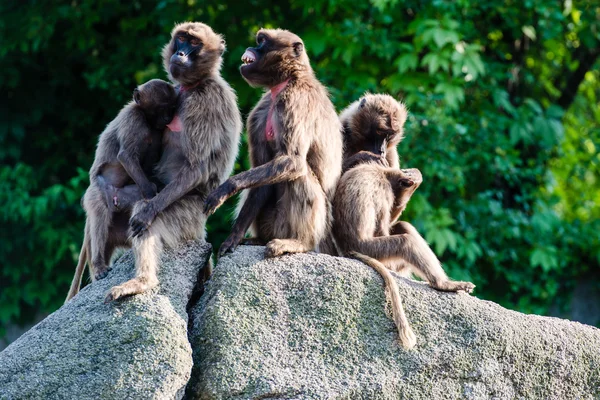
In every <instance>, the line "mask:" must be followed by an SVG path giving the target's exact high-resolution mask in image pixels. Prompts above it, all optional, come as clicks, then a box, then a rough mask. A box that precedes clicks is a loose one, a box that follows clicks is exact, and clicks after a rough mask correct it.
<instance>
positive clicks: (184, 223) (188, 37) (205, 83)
mask: <svg viewBox="0 0 600 400" xmlns="http://www.w3.org/2000/svg"><path fill="white" fill-rule="evenodd" d="M224 51H225V41H224V40H223V37H222V36H221V35H219V34H217V33H215V32H214V31H213V30H212V29H211V28H210V27H209V26H208V25H205V24H202V23H199V22H185V23H182V24H179V25H177V26H175V28H174V29H173V31H172V33H171V40H170V41H169V43H168V44H167V45H166V46H165V47H164V49H163V64H164V67H165V69H166V70H167V72H168V74H169V77H170V79H171V80H173V81H175V82H177V83H179V85H180V86H179V92H180V93H179V96H180V101H179V107H178V110H177V115H176V116H175V119H174V123H173V124H171V125H170V129H169V130H167V131H166V132H165V134H164V138H163V153H162V157H161V159H160V161H159V163H158V165H157V167H156V173H157V177H158V179H159V180H160V182H161V183H162V184H164V185H165V187H164V189H162V190H161V191H160V193H158V195H156V196H155V197H154V198H152V199H151V200H149V201H140V202H137V203H136V204H135V206H134V208H133V212H132V216H131V219H130V221H129V224H130V228H131V234H132V239H131V241H132V247H133V251H134V254H135V263H136V276H135V278H133V279H131V280H129V281H127V282H125V283H123V284H121V285H119V286H115V287H113V288H112V289H111V290H110V291H109V293H108V294H107V296H106V301H111V300H116V299H119V298H121V297H123V296H128V295H133V294H138V293H142V292H144V291H146V290H148V289H151V288H153V287H155V286H156V285H157V284H158V278H157V277H156V270H157V267H158V261H159V257H160V254H161V252H162V248H163V246H168V247H174V246H176V245H177V244H179V243H180V242H182V241H184V240H191V239H198V238H200V239H204V235H205V231H204V229H205V222H206V216H205V215H204V214H203V213H202V208H203V202H204V199H205V197H206V196H207V194H208V193H209V192H210V191H211V190H213V189H215V188H216V187H217V186H218V185H219V184H220V183H222V182H223V181H224V180H225V179H227V177H228V176H229V174H230V173H231V171H232V169H233V164H234V162H235V157H236V155H237V148H238V142H239V137H240V132H241V130H242V122H241V117H240V113H239V110H238V108H237V98H236V95H235V92H234V91H233V90H232V89H231V87H230V86H229V85H228V84H227V82H225V80H223V78H221V75H220V72H219V70H220V68H221V62H222V58H221V57H222V54H223V52H224Z"/></svg>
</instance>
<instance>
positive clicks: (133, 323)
mask: <svg viewBox="0 0 600 400" xmlns="http://www.w3.org/2000/svg"><path fill="white" fill-rule="evenodd" d="M210 252H211V246H210V245H209V244H207V243H204V242H189V243H186V244H184V245H182V246H181V247H179V248H178V249H176V250H171V251H167V252H165V253H164V254H163V257H162V262H161V268H160V270H159V280H160V286H159V288H157V289H154V290H151V291H149V292H148V293H144V294H141V295H138V296H133V297H131V298H127V299H125V300H123V301H119V302H114V303H111V304H104V302H103V301H104V296H105V294H106V292H107V291H108V289H109V288H111V287H112V286H114V285H117V284H119V283H122V282H125V281H127V280H128V279H130V278H131V277H132V276H133V273H134V259H133V255H132V253H131V251H129V252H127V253H125V255H123V256H122V257H121V258H120V259H119V260H118V261H117V262H116V263H115V265H114V268H113V270H112V271H111V272H110V274H109V275H108V276H107V277H106V278H104V279H101V280H99V281H96V282H94V283H92V284H91V285H88V286H86V287H85V288H84V289H83V290H82V291H81V292H80V293H79V294H78V295H77V296H75V297H74V298H73V299H72V300H71V301H70V302H68V303H67V304H66V305H64V306H63V307H61V308H60V309H59V310H57V311H56V312H54V313H53V314H51V315H50V316H48V317H47V318H46V319H44V320H43V321H42V322H40V323H39V324H37V325H36V326H35V327H33V328H32V329H31V330H29V331H28V332H26V333H25V334H24V335H23V336H21V337H20V338H19V339H18V340H16V341H15V342H14V343H12V344H11V345H10V346H8V347H7V348H6V349H5V350H4V351H2V352H1V353H0V399H3V400H4V399H11V400H12V399H43V400H46V399H77V400H85V399H94V400H98V399H144V400H145V399H157V400H158V399H160V400H166V399H175V398H177V399H178V398H181V397H182V396H183V393H184V390H185V386H186V383H187V381H188V379H189V377H190V372H191V369H192V349H191V347H190V344H189V341H188V338H187V321H188V316H187V312H186V305H187V304H188V300H189V298H190V296H191V295H192V290H193V288H194V285H195V282H196V280H197V276H198V273H199V271H200V269H201V268H202V267H204V265H205V264H206V261H207V259H208V257H209V256H210ZM65 295H66V293H65Z"/></svg>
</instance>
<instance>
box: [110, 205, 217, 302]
mask: <svg viewBox="0 0 600 400" xmlns="http://www.w3.org/2000/svg"><path fill="white" fill-rule="evenodd" d="M145 204H146V203H145V202H143V201H142V202H138V203H136V205H135V206H134V210H133V213H134V214H135V212H136V211H137V210H139V209H140V208H141V207H143V206H144V205H145ZM202 207H203V201H202V198H201V197H200V196H197V195H190V196H186V197H184V198H182V199H181V200H178V201H177V202H175V203H173V204H171V205H170V206H168V207H167V208H166V209H165V210H163V212H162V213H160V214H158V215H157V216H156V219H155V220H154V222H153V223H152V225H150V226H149V227H148V229H147V230H146V231H144V233H142V235H140V236H136V237H134V238H132V239H131V240H132V243H131V244H132V248H133V252H134V255H135V278H133V279H130V280H129V281H127V282H125V283H123V284H122V285H119V286H115V287H113V288H112V289H110V290H109V292H108V294H107V295H106V299H105V302H110V301H112V300H117V299H120V298H122V297H125V296H131V295H134V294H139V293H143V292H145V291H147V290H150V289H152V288H154V287H155V286H157V285H158V278H157V276H156V271H157V269H158V263H159V262H160V255H161V253H162V249H163V247H170V248H174V247H176V246H177V245H178V244H179V243H181V242H183V241H186V240H193V239H204V237H205V230H204V226H205V223H206V216H205V214H203V213H202V212H201V210H202Z"/></svg>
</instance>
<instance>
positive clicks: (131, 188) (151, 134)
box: [67, 79, 177, 300]
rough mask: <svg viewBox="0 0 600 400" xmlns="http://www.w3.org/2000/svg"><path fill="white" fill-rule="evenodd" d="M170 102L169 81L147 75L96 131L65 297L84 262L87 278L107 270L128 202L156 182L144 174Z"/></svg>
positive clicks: (75, 286)
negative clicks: (78, 243) (77, 246)
mask: <svg viewBox="0 0 600 400" xmlns="http://www.w3.org/2000/svg"><path fill="white" fill-rule="evenodd" d="M176 108H177V92H176V91H175V89H174V88H173V86H172V85H171V84H169V83H168V82H165V81H162V80H160V79H153V80H151V81H148V82H146V83H144V84H143V85H140V86H139V87H138V88H136V89H135V90H134V91H133V101H131V102H130V103H128V104H127V105H126V106H125V107H124V108H123V109H122V110H121V111H120V112H119V114H118V115H117V117H116V118H115V119H114V120H113V121H111V122H110V123H109V124H108V126H107V127H106V129H105V130H104V131H103V132H102V134H101V135H100V139H99V140H98V147H97V149H96V156H95V159H94V163H93V164H92V168H91V169H90V186H89V187H88V189H87V190H86V193H85V195H84V197H83V201H82V203H83V207H84V209H85V212H86V223H85V230H84V237H83V245H82V247H81V251H80V254H79V262H78V264H77V268H76V270H75V275H74V277H73V282H72V283H71V288H70V290H69V294H68V296H67V300H69V299H71V298H72V297H73V296H75V295H76V294H77V292H78V291H79V287H80V285H81V277H82V275H83V269H84V267H85V264H86V262H87V263H89V264H90V270H91V274H90V275H91V276H92V279H94V280H95V279H100V278H102V277H104V276H105V275H106V274H107V273H108V270H109V268H108V262H109V261H110V257H111V255H112V253H113V251H114V250H115V248H116V247H117V246H123V245H127V221H128V220H129V214H130V212H131V209H132V206H133V204H134V203H135V202H137V201H139V200H142V199H144V198H145V199H150V198H152V197H154V195H155V194H156V185H155V184H154V183H152V182H151V181H150V179H149V178H148V176H150V175H151V174H152V169H153V168H154V165H155V164H156V163H157V162H158V160H159V159H160V155H161V146H162V144H161V143H162V136H163V131H164V129H165V126H166V125H167V124H168V123H169V122H170V121H171V120H172V119H173V116H174V114H175V110H176Z"/></svg>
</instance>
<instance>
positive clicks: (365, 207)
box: [333, 95, 475, 348]
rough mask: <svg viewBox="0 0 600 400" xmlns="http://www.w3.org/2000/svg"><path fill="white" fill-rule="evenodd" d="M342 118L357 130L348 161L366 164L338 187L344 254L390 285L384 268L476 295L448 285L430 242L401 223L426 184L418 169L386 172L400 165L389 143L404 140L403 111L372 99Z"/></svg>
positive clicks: (398, 308) (338, 233) (406, 331)
mask: <svg viewBox="0 0 600 400" xmlns="http://www.w3.org/2000/svg"><path fill="white" fill-rule="evenodd" d="M365 99H366V100H365ZM382 100H383V101H382ZM392 100H393V99H392ZM371 102H373V105H372V104H371ZM348 110H354V111H353V112H348ZM377 110H378V111H377ZM363 113H368V114H367V115H370V117H367V116H365V114H363ZM342 116H343V117H344V118H343V120H344V124H345V126H349V127H351V129H352V134H351V135H348V134H346V139H347V143H346V148H347V149H354V150H353V151H354V152H355V153H354V154H351V153H350V152H349V153H348V158H347V159H346V160H345V161H349V160H350V161H351V159H352V158H353V157H356V159H361V160H362V161H360V162H359V163H358V164H355V166H354V167H352V168H350V169H348V170H347V171H346V172H344V174H343V175H342V177H341V179H340V182H339V184H338V188H337V192H336V196H335V200H334V207H333V209H334V229H333V234H334V237H335V239H336V244H337V246H338V249H339V251H340V252H341V253H342V254H343V255H354V256H356V257H357V258H359V259H361V260H363V261H365V262H366V263H367V264H368V265H370V266H371V267H373V268H375V269H376V270H377V271H379V272H380V273H381V274H382V275H383V277H384V279H385V280H386V283H387V284H390V283H391V282H392V280H393V278H392V277H391V275H390V274H389V271H388V270H387V269H386V268H382V266H385V267H387V268H390V269H392V270H395V271H398V272H401V273H404V274H409V273H411V272H413V273H415V274H417V275H418V276H419V277H420V278H422V279H424V280H426V281H427V282H429V284H430V285H431V286H432V287H433V288H435V289H438V290H443V291H458V290H464V291H466V292H470V291H472V290H473V288H474V287H475V286H474V285H473V284H472V283H470V282H453V281H450V280H449V279H448V277H447V276H446V274H445V273H444V270H443V269H442V266H441V264H440V262H439V260H438V259H437V257H436V256H435V254H434V253H433V251H432V250H431V249H430V248H429V246H428V245H427V242H426V241H425V240H424V239H423V238H422V237H421V235H419V233H418V232H417V231H416V229H415V228H414V227H413V226H412V225H411V224H409V223H408V222H404V221H396V218H397V217H398V216H399V215H400V214H401V213H402V212H403V211H404V209H405V208H406V205H407V203H408V201H409V199H410V197H411V196H412V194H413V193H414V191H415V190H416V189H417V188H418V187H419V185H420V184H421V182H422V176H421V173H420V171H419V170H417V169H403V170H401V169H399V168H392V167H387V166H385V164H393V163H394V162H397V154H395V155H390V154H389V153H390V152H394V153H395V152H396V150H395V148H389V147H388V145H387V143H388V142H393V141H399V140H400V139H401V138H402V135H403V125H404V122H405V120H406V110H405V109H404V107H403V106H402V105H401V104H399V103H397V102H395V101H394V102H391V101H389V98H384V97H380V96H378V95H368V96H365V98H363V99H361V100H359V102H358V106H356V104H353V105H351V106H350V107H349V108H348V109H347V110H346V111H344V112H343V113H342ZM363 118H371V121H372V123H371V124H368V123H365V124H364V125H363V129H357V128H358V127H359V126H360V124H359V123H360V121H361V120H362V119H363ZM353 120H354V121H353ZM363 122H364V121H363ZM365 127H368V129H365ZM358 143H362V144H360V145H359V144H358ZM363 149H371V150H366V151H370V152H371V153H372V155H373V156H374V157H380V158H381V159H384V161H381V160H379V161H378V160H376V159H373V160H369V159H368V158H369V157H370V156H369V155H367V154H364V153H362V152H363V151H365V150H363ZM356 159H355V161H356ZM394 159H395V160H396V161H394ZM390 160H392V161H391V162H390ZM357 162H358V161H357ZM353 252H355V253H353ZM356 253H360V254H358V255H357V254H356ZM394 286H395V285H394ZM390 289H391V295H392V312H393V315H394V321H395V322H396V325H397V326H398V329H399V332H400V340H401V342H402V344H403V345H404V346H405V347H407V348H411V347H413V346H414V344H415V336H414V333H413V332H412V330H411V329H410V327H409V325H408V322H407V321H406V317H405V316H404V312H403V310H402V304H401V302H400V296H399V295H398V293H397V286H396V287H390Z"/></svg>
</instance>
